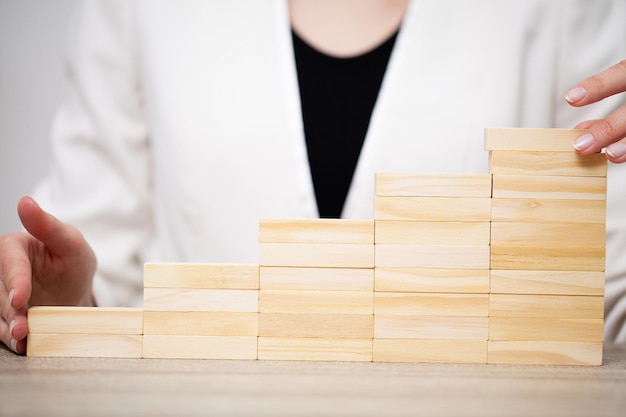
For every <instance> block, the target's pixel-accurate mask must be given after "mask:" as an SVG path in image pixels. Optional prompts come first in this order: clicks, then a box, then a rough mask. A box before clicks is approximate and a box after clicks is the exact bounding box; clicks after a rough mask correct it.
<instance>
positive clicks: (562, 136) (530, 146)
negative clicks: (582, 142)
mask: <svg viewBox="0 0 626 417" xmlns="http://www.w3.org/2000/svg"><path fill="white" fill-rule="evenodd" d="M584 132H585V131H584V130H580V129H533V128H489V129H485V150H487V151H545V152H568V151H571V152H573V151H574V148H573V145H572V144H573V143H574V140H576V138H577V137H578V136H580V135H582V134H583V133H584Z"/></svg>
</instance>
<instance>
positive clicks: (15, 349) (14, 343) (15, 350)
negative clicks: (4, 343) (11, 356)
mask: <svg viewBox="0 0 626 417" xmlns="http://www.w3.org/2000/svg"><path fill="white" fill-rule="evenodd" d="M11 349H13V352H17V340H15V339H13V338H12V339H11Z"/></svg>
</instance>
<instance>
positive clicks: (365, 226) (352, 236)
mask: <svg viewBox="0 0 626 417" xmlns="http://www.w3.org/2000/svg"><path fill="white" fill-rule="evenodd" d="M259 242H262V243H347V244H373V243H374V222H373V221H372V220H345V219H302V220H290V219H261V220H260V222H259Z"/></svg>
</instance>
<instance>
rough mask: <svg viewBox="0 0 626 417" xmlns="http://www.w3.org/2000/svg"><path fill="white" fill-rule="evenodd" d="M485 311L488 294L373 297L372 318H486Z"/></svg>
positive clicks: (401, 294)
mask: <svg viewBox="0 0 626 417" xmlns="http://www.w3.org/2000/svg"><path fill="white" fill-rule="evenodd" d="M488 312H489V295H488V294H444V293H441V294H438V293H423V294H422V293H391V292H377V293H375V294H374V314H375V315H379V314H383V315H409V316H419V315H421V316H466V317H487V316H488V315H489V313H488Z"/></svg>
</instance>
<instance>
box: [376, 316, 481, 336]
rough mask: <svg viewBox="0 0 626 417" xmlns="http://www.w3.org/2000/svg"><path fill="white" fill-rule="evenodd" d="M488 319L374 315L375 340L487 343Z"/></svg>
mask: <svg viewBox="0 0 626 417" xmlns="http://www.w3.org/2000/svg"><path fill="white" fill-rule="evenodd" d="M488 336H489V318H488V317H451V316H422V315H418V316H406V315H402V316H401V315H386V314H376V316H375V318H374V337H375V338H377V339H425V340H440V339H441V340H487V338H488Z"/></svg>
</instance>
